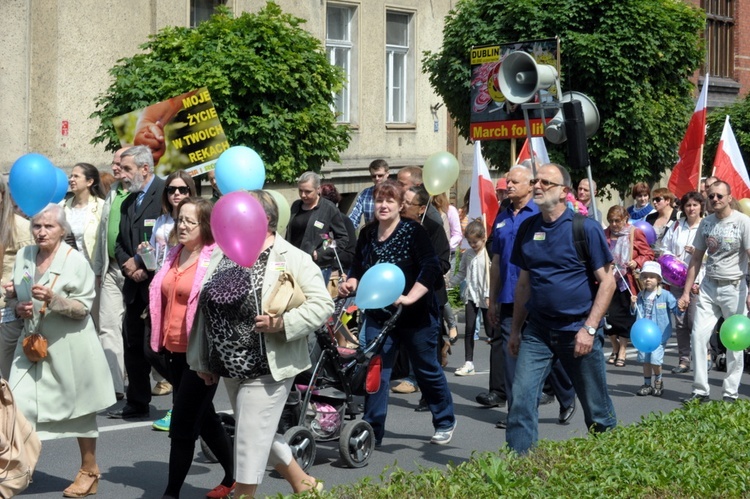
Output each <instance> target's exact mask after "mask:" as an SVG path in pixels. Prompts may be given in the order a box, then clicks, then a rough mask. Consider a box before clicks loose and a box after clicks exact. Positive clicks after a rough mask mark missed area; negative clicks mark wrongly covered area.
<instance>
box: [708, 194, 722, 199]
mask: <svg viewBox="0 0 750 499" xmlns="http://www.w3.org/2000/svg"><path fill="white" fill-rule="evenodd" d="M708 199H711V200H714V199H724V194H717V193H713V194H709V195H708Z"/></svg>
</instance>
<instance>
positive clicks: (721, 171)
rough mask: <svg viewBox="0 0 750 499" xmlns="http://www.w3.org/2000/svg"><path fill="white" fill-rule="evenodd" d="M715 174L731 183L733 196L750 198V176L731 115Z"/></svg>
mask: <svg viewBox="0 0 750 499" xmlns="http://www.w3.org/2000/svg"><path fill="white" fill-rule="evenodd" d="M713 174H714V176H715V177H718V178H720V179H721V180H723V181H724V182H726V183H727V184H729V186H730V187H731V188H732V197H733V198H735V199H744V198H750V178H748V175H747V168H745V161H744V160H743V159H742V154H741V153H740V146H739V145H737V139H736V138H735V137H734V132H732V127H731V125H730V124H729V115H727V119H726V121H725V122H724V130H723V131H722V132H721V139H720V140H719V147H718V148H717V149H716V157H715V158H714V173H713Z"/></svg>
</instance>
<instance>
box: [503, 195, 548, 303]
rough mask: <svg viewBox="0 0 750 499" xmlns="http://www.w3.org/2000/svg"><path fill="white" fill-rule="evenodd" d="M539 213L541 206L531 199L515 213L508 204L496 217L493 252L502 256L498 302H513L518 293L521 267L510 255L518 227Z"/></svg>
mask: <svg viewBox="0 0 750 499" xmlns="http://www.w3.org/2000/svg"><path fill="white" fill-rule="evenodd" d="M537 213H539V207H538V206H537V205H536V203H535V202H533V201H529V202H528V203H526V206H524V207H523V208H521V209H520V210H518V213H517V214H516V215H515V216H514V215H513V208H512V205H511V206H508V207H507V208H505V209H504V210H502V211H501V212H500V213H498V214H497V218H495V223H494V225H493V227H492V254H493V255H498V256H499V257H500V265H499V267H500V268H499V269H498V270H494V269H493V272H499V275H500V291H499V292H498V293H497V303H513V302H514V301H515V295H516V283H517V282H518V274H520V273H521V271H520V269H519V268H518V267H517V266H516V265H513V264H512V263H511V261H510V256H511V254H512V253H513V243H515V241H516V234H517V233H518V227H519V226H520V225H521V223H522V222H523V221H524V220H526V219H527V218H529V217H531V216H533V215H536V214H537Z"/></svg>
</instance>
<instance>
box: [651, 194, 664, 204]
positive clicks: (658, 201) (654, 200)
mask: <svg viewBox="0 0 750 499" xmlns="http://www.w3.org/2000/svg"><path fill="white" fill-rule="evenodd" d="M663 200H664V198H663V197H661V196H658V197H655V198H654V199H652V201H653V202H654V203H661V202H662V201H663Z"/></svg>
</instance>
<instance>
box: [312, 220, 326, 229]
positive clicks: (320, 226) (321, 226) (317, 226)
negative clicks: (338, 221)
mask: <svg viewBox="0 0 750 499" xmlns="http://www.w3.org/2000/svg"><path fill="white" fill-rule="evenodd" d="M313 225H314V226H315V227H316V228H318V229H322V228H323V227H325V224H324V223H323V222H319V221H318V220H316V221H315V223H314V224H313Z"/></svg>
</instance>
